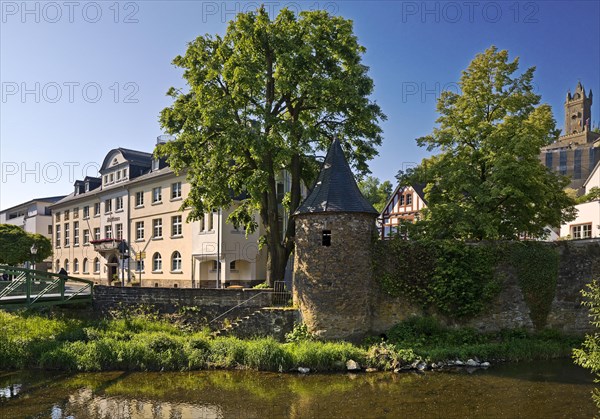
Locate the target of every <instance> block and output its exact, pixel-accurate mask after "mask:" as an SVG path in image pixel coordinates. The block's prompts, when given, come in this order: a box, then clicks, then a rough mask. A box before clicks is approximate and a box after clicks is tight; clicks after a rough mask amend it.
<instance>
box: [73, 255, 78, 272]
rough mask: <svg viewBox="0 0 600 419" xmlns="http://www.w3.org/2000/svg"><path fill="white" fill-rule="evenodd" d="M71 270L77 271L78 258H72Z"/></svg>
mask: <svg viewBox="0 0 600 419" xmlns="http://www.w3.org/2000/svg"><path fill="white" fill-rule="evenodd" d="M73 272H79V259H77V258H75V259H74V260H73Z"/></svg>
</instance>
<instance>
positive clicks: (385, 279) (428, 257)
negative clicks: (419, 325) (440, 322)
mask: <svg viewBox="0 0 600 419" xmlns="http://www.w3.org/2000/svg"><path fill="white" fill-rule="evenodd" d="M373 269H374V277H375V278H376V280H377V281H379V283H380V285H381V288H382V289H383V291H384V292H385V293H387V294H389V295H391V296H393V297H403V298H406V299H408V300H409V301H411V302H412V303H416V304H418V305H420V306H421V307H422V308H423V309H425V310H429V311H433V312H437V313H440V314H442V315H444V316H447V317H449V318H451V319H464V318H469V317H473V316H477V315H479V314H483V313H485V311H486V309H487V308H489V307H490V304H491V302H492V301H493V299H494V297H496V296H497V295H498V294H499V292H500V291H501V289H502V284H503V282H504V280H505V277H506V275H507V270H512V272H514V274H516V275H517V277H518V282H519V286H520V287H521V290H522V292H523V295H524V297H525V301H526V303H527V305H528V308H529V310H530V316H531V319H532V321H533V323H534V325H535V326H536V328H543V327H544V325H545V321H546V318H547V316H548V313H549V312H550V307H551V304H552V300H553V298H554V294H555V291H556V281H557V276H558V252H557V250H556V248H555V247H553V246H551V245H548V244H544V243H539V242H495V243H494V242H491V243H490V242H488V243H477V244H470V243H465V242H462V241H450V240H409V241H407V240H401V239H399V238H396V239H392V240H386V241H378V242H376V243H375V244H374V255H373Z"/></svg>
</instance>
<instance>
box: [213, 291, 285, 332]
mask: <svg viewBox="0 0 600 419" xmlns="http://www.w3.org/2000/svg"><path fill="white" fill-rule="evenodd" d="M264 294H269V295H271V306H274V307H285V306H289V305H291V293H290V292H289V291H287V289H286V287H285V283H284V282H283V281H275V282H274V283H273V288H271V289H265V290H264V291H261V292H259V293H258V294H254V295H253V296H252V297H250V298H248V299H246V300H244V301H242V302H241V303H239V304H238V305H236V306H234V307H232V308H230V309H229V310H227V311H225V312H224V313H221V314H219V315H218V316H217V317H215V318H214V319H212V320H211V321H209V322H208V324H211V323H213V322H215V321H217V320H218V319H220V318H223V317H224V316H225V315H227V314H229V313H231V312H232V311H234V310H236V309H238V308H240V307H242V306H244V305H246V304H247V303H248V302H250V301H252V300H254V299H255V298H256V297H258V296H260V295H264Z"/></svg>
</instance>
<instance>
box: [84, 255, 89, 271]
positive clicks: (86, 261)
mask: <svg viewBox="0 0 600 419" xmlns="http://www.w3.org/2000/svg"><path fill="white" fill-rule="evenodd" d="M83 273H84V274H87V273H89V271H88V260H87V258H84V259H83Z"/></svg>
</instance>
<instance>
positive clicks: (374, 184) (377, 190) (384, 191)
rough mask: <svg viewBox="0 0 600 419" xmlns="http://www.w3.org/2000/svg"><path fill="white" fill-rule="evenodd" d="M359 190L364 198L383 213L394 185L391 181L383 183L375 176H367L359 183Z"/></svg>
mask: <svg viewBox="0 0 600 419" xmlns="http://www.w3.org/2000/svg"><path fill="white" fill-rule="evenodd" d="M358 188H359V189H360V191H361V193H362V194H363V196H364V197H365V198H366V199H367V201H369V202H370V203H371V205H373V207H374V208H375V209H376V210H377V211H379V212H381V211H383V207H384V206H385V204H386V203H387V201H388V199H389V198H390V195H391V194H392V188H393V186H392V183H391V182H390V181H389V180H384V181H383V182H381V181H380V180H379V179H378V178H376V177H375V176H366V177H365V178H364V179H362V180H360V181H359V182H358Z"/></svg>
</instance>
